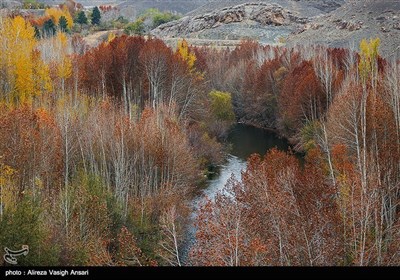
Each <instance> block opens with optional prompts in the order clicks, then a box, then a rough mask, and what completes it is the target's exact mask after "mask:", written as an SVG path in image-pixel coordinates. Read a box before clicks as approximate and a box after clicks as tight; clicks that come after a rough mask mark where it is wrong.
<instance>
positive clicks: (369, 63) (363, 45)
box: [358, 38, 381, 79]
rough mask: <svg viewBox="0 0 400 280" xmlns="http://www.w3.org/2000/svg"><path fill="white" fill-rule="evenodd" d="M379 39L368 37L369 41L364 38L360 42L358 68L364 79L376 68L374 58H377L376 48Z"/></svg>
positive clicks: (377, 47) (379, 41)
mask: <svg viewBox="0 0 400 280" xmlns="http://www.w3.org/2000/svg"><path fill="white" fill-rule="evenodd" d="M380 43H381V40H380V39H379V38H375V39H370V40H369V42H368V41H367V40H366V39H363V40H361V42H360V62H359V64H358V70H359V72H360V76H361V77H362V78H363V79H366V78H367V77H368V75H369V74H370V73H371V72H373V71H374V70H376V69H375V68H376V63H375V62H376V59H377V58H378V49H379V45H380Z"/></svg>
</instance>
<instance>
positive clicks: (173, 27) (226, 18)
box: [151, 2, 309, 37]
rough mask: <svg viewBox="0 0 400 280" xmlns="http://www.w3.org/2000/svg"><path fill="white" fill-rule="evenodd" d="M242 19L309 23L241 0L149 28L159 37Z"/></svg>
mask: <svg viewBox="0 0 400 280" xmlns="http://www.w3.org/2000/svg"><path fill="white" fill-rule="evenodd" d="M242 22H243V23H245V24H246V25H252V24H253V23H254V24H258V25H261V26H277V27H278V26H289V25H298V24H305V23H308V22H309V19H308V18H302V17H298V16H296V15H293V14H292V13H291V12H290V11H288V10H286V9H284V8H282V7H281V6H279V5H277V4H270V3H263V2H260V3H245V4H240V5H236V6H232V7H226V8H223V9H219V10H218V9H217V10H214V11H212V12H209V13H205V14H202V15H198V16H187V17H184V18H181V19H180V20H177V21H173V22H168V23H166V24H163V25H160V26H159V27H157V28H156V29H154V30H152V31H151V34H152V35H155V36H159V37H176V36H188V35H189V34H193V33H197V32H202V31H204V30H207V29H217V28H220V27H221V26H223V25H228V24H235V23H242ZM245 35H246V34H244V36H245Z"/></svg>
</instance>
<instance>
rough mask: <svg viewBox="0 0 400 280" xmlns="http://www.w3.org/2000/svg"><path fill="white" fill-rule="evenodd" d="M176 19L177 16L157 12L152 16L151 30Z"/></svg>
mask: <svg viewBox="0 0 400 280" xmlns="http://www.w3.org/2000/svg"><path fill="white" fill-rule="evenodd" d="M178 18H179V17H178V16H175V15H173V14H171V13H162V12H158V13H156V14H155V15H154V16H153V28H156V27H157V26H159V25H161V24H164V23H167V22H170V21H173V20H176V19H178Z"/></svg>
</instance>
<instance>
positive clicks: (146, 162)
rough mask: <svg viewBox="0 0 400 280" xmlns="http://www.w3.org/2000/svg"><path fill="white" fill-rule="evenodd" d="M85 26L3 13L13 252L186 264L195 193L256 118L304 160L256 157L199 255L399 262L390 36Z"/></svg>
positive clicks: (5, 202)
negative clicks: (105, 35)
mask: <svg viewBox="0 0 400 280" xmlns="http://www.w3.org/2000/svg"><path fill="white" fill-rule="evenodd" d="M49 20H51V22H52V23H53V25H51V24H50V21H49ZM74 24H76V23H74V22H73V20H72V17H71V15H69V14H68V11H67V10H57V11H56V9H53V10H51V9H49V11H48V12H47V13H46V15H45V16H44V17H42V18H37V17H32V16H28V17H22V16H19V15H14V16H10V17H3V18H0V42H1V43H0V248H3V247H10V248H21V246H22V245H24V244H27V245H29V254H28V255H27V256H25V257H23V258H20V259H19V264H22V265H113V266H118V265H135V266H137V265H140V266H142V265H150V266H155V265H159V266H163V265H182V260H181V254H182V253H181V247H182V242H183V240H184V235H185V231H186V228H187V226H188V219H189V217H190V213H191V211H192V210H191V209H190V206H191V205H190V201H191V199H193V197H195V196H196V195H197V194H198V192H199V189H200V188H201V186H202V185H203V183H204V180H205V178H206V176H207V171H208V170H209V169H210V168H211V167H212V166H215V165H218V164H220V163H221V162H223V160H224V155H225V152H226V149H227V147H226V145H225V144H224V141H225V138H226V135H227V132H228V130H229V128H230V126H231V125H232V124H234V123H235V122H244V123H247V124H250V125H254V126H258V127H262V128H266V129H272V130H275V131H276V133H277V134H279V135H280V136H282V137H285V138H286V139H288V140H289V141H290V142H291V143H292V145H293V150H294V151H299V152H301V153H303V154H304V159H303V160H299V159H298V157H296V156H295V155H294V151H293V152H282V151H278V150H276V149H273V150H270V151H269V152H268V153H267V154H266V155H256V154H254V155H252V156H251V157H250V158H249V159H248V163H247V169H246V170H245V171H244V172H243V173H242V176H241V178H232V179H231V180H230V181H229V182H228V183H227V185H226V187H225V189H224V191H223V192H221V193H220V194H218V195H217V197H216V198H215V199H214V200H211V199H210V200H208V201H207V202H206V203H204V204H203V205H202V206H201V208H200V209H199V214H198V217H197V220H196V227H197V229H198V230H197V233H196V243H195V244H194V246H193V248H192V249H191V252H190V254H189V259H190V262H189V263H190V264H193V265H218V266H238V265H239V266H248V265H251V266H253V265H263V266H264V265H307V266H313V265H400V205H399V202H400V61H399V60H396V58H393V57H389V58H385V59H384V58H382V57H380V55H379V44H380V41H379V39H368V40H363V41H362V42H361V44H360V46H359V49H357V50H350V49H330V48H326V47H322V46H315V47H307V48H305V47H302V46H298V47H295V48H292V49H288V48H285V47H278V46H262V45H259V44H258V43H256V42H251V41H243V42H242V43H241V44H240V45H239V46H237V47H235V48H234V49H228V48H227V49H215V48H211V47H201V48H200V47H193V46H189V45H188V43H187V42H186V41H185V40H182V41H179V43H178V46H177V47H176V48H172V47H169V46H167V45H166V44H165V43H164V42H163V41H162V40H160V39H157V38H148V37H141V36H127V35H121V36H110V37H109V39H108V40H107V41H106V42H103V43H101V44H100V45H98V46H97V47H94V48H89V47H88V46H87V45H86V44H85V41H84V40H83V38H82V37H80V36H79V35H77V34H71V32H68V30H70V29H71V28H72V26H73V25H74ZM49 30H50V31H49ZM1 261H3V260H1Z"/></svg>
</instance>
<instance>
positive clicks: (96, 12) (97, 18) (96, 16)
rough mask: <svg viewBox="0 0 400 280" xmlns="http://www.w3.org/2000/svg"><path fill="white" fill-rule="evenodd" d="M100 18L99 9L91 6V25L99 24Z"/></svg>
mask: <svg viewBox="0 0 400 280" xmlns="http://www.w3.org/2000/svg"><path fill="white" fill-rule="evenodd" d="M100 19H101V14H100V10H99V8H98V7H97V6H96V7H94V8H93V11H92V24H93V25H99V24H100Z"/></svg>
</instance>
